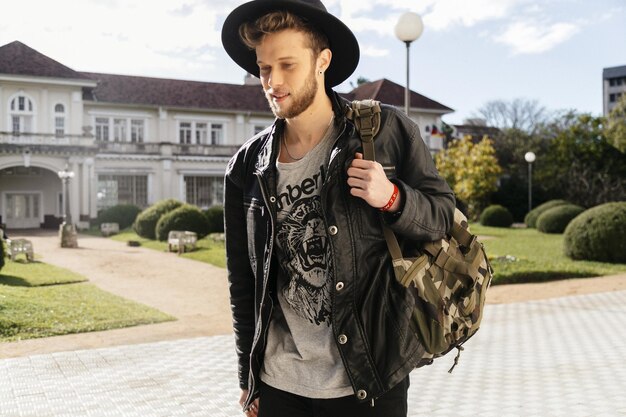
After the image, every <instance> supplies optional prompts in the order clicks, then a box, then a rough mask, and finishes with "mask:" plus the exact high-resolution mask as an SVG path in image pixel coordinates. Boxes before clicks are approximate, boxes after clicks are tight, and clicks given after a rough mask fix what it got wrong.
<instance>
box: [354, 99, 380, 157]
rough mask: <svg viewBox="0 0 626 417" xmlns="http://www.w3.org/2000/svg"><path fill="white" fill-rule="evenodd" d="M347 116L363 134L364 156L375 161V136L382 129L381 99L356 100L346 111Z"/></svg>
mask: <svg viewBox="0 0 626 417" xmlns="http://www.w3.org/2000/svg"><path fill="white" fill-rule="evenodd" d="M346 117H347V118H348V119H349V120H351V121H352V123H354V127H355V128H356V130H357V132H358V133H359V135H360V136H361V141H362V142H363V157H364V158H365V159H367V160H370V161H375V160H376V159H375V155H374V137H375V136H376V134H377V133H378V131H379V130H380V101H377V100H369V99H368V100H354V101H353V102H352V103H351V104H350V107H349V108H348V110H347V112H346Z"/></svg>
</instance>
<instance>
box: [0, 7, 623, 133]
mask: <svg viewBox="0 0 626 417" xmlns="http://www.w3.org/2000/svg"><path fill="white" fill-rule="evenodd" d="M0 2H1V5H0V10H1V15H2V19H0V45H4V44H7V43H9V42H12V41H14V40H19V41H21V42H23V43H25V44H27V45H28V46H30V47H31V48H34V49H36V50H38V51H39V52H41V53H43V54H45V55H47V56H49V57H51V58H53V59H55V60H57V61H59V62H61V63H62V64H64V65H67V66H68V67H70V68H72V69H74V70H77V71H88V72H104V73H113V74H126V75H140V76H150V77H159V78H174V79H185V80H197V81H209V82H224V83H232V84H241V83H242V82H243V79H244V76H245V73H244V72H243V70H242V69H240V68H239V67H238V66H237V65H236V64H235V63H234V62H232V60H231V59H230V58H229V57H228V56H227V55H226V53H225V52H224V50H223V48H222V46H221V41H220V31H221V27H222V24H223V22H224V19H225V18H226V16H227V14H228V13H229V12H230V11H231V10H232V9H234V8H235V7H236V6H238V5H240V4H242V3H244V2H245V1H241V0H176V1H174V0H150V1H148V0H143V1H139V0H82V1H80V2H76V1H73V0H56V1H49V0H19V1H17V0H12V1H7V0H0ZM324 4H325V5H326V7H327V8H328V9H329V11H330V12H332V13H333V14H335V15H336V16H338V17H340V18H341V20H342V21H343V22H344V23H346V25H348V27H350V29H351V30H352V31H353V32H354V33H355V35H356V37H357V39H358V40H359V43H360V45H361V60H360V63H359V66H358V67H357V69H356V71H355V72H354V73H353V75H352V76H351V77H350V79H349V80H347V81H346V82H344V83H343V84H341V85H340V86H339V87H338V88H337V90H338V91H342V92H345V91H349V90H350V89H351V84H350V83H356V80H357V78H358V77H364V78H366V79H369V80H372V81H373V80H378V79H381V78H387V79H389V80H391V81H394V82H396V83H398V84H401V85H405V83H406V47H405V44H404V43H403V42H401V41H399V40H398V39H397V38H396V37H395V34H394V33H395V32H394V28H395V25H396V23H397V21H398V19H399V17H400V15H402V13H404V12H406V11H411V12H414V13H418V14H419V15H420V16H421V17H422V19H423V22H424V32H423V34H422V36H421V37H420V38H419V39H417V40H416V41H415V42H413V43H412V44H411V49H410V51H411V58H410V68H411V73H410V79H409V82H410V87H411V89H412V90H414V91H417V92H419V93H420V94H423V95H425V96H427V97H429V98H431V99H433V100H436V101H438V102H440V103H442V104H444V105H446V106H448V107H451V108H453V109H454V110H455V112H454V113H451V114H449V115H446V116H444V121H446V122H447V123H454V124H458V123H462V122H463V120H464V119H465V118H468V117H472V116H474V115H475V114H476V112H477V110H478V109H479V108H480V107H481V106H483V105H484V104H485V103H486V102H488V101H490V100H507V101H508V100H513V99H515V98H524V99H527V100H537V101H538V102H539V104H540V105H542V106H545V107H546V108H547V109H548V110H564V109H575V110H578V111H580V112H589V113H592V114H596V115H599V114H601V113H602V69H603V68H605V67H613V66H621V65H626V2H624V0H594V1H589V0H543V1H541V2H539V1H529V0H326V1H324ZM259 94H260V92H259Z"/></svg>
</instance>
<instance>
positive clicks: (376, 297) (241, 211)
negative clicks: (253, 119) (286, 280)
mask: <svg viewBox="0 0 626 417" xmlns="http://www.w3.org/2000/svg"><path fill="white" fill-rule="evenodd" d="M330 96H331V100H332V101H333V109H334V111H335V120H338V121H339V122H340V123H341V127H340V131H341V133H340V135H339V137H338V138H337V140H336V143H335V144H334V146H333V148H332V151H331V156H330V162H329V165H328V169H327V172H326V178H325V182H324V184H323V185H322V189H321V196H320V197H321V204H322V211H323V213H324V222H325V226H326V228H327V230H328V232H329V233H328V236H329V240H330V245H331V253H332V256H333V257H334V259H333V264H334V265H335V274H334V279H335V283H334V284H335V285H334V288H335V291H333V294H332V329H333V332H334V335H335V338H336V340H337V347H338V348H339V352H340V354H341V357H342V360H343V363H344V365H345V368H346V371H347V373H348V376H349V378H350V381H351V383H352V386H353V388H354V392H355V394H356V396H357V398H358V399H359V400H362V401H370V400H372V399H375V398H377V397H379V396H381V395H382V394H384V393H385V392H387V391H388V390H389V389H391V388H392V387H393V386H394V385H395V384H397V383H398V382H400V381H401V380H403V379H404V378H405V377H406V376H407V375H408V374H409V372H410V371H411V370H412V369H414V368H415V367H416V366H417V365H418V362H419V360H420V358H421V356H422V354H423V352H424V351H423V347H422V346H421V344H420V343H419V341H418V338H417V336H416V334H415V332H414V331H413V330H412V329H411V327H410V324H409V323H410V316H411V312H412V308H413V306H414V304H415V300H414V298H413V296H412V295H411V294H410V293H409V292H408V291H405V290H404V288H403V287H402V286H401V285H400V284H398V283H397V281H396V279H395V278H394V273H393V268H392V264H391V258H390V255H389V253H388V250H387V246H386V243H385V239H384V236H383V232H382V228H381V215H380V212H379V211H378V210H377V209H374V208H372V207H370V206H369V205H368V204H367V203H366V202H365V201H363V200H362V199H360V198H357V197H353V196H351V195H350V192H349V187H348V184H347V172H346V171H347V169H348V166H349V165H350V163H351V161H352V159H353V158H354V154H355V153H356V152H357V151H361V139H360V137H359V135H358V133H357V132H356V131H355V129H354V126H353V125H352V123H351V122H350V121H348V120H347V119H345V116H344V114H345V110H346V109H347V106H349V103H348V102H347V101H345V100H344V99H342V98H340V97H339V96H338V95H337V94H336V93H334V92H330ZM283 126H284V122H283V121H281V120H277V121H276V122H275V123H274V125H273V126H271V127H270V128H268V129H266V130H265V131H263V132H261V133H260V134H258V135H256V136H255V137H253V138H252V139H250V140H249V141H248V142H247V143H245V144H244V145H243V146H242V147H241V149H240V150H239V151H238V152H237V154H236V155H235V156H234V157H233V158H232V160H231V161H230V163H229V165H228V169H227V172H226V177H225V196H224V211H225V231H226V255H227V268H228V277H229V282H230V296H231V306H232V314H233V322H234V331H235V339H236V346H237V354H238V357H239V382H240V387H241V388H242V389H249V396H248V400H247V402H246V405H245V407H247V405H248V404H249V403H250V402H251V401H252V400H253V399H254V398H255V397H256V396H257V394H258V392H257V391H258V382H259V371H260V369H261V366H262V362H263V355H264V348H265V342H266V336H267V331H268V324H269V320H270V318H271V316H272V309H273V305H274V303H275V302H276V301H275V297H274V295H273V294H274V292H275V291H274V287H275V281H276V274H277V267H278V265H277V263H276V262H277V261H276V254H275V242H274V241H275V231H276V208H275V203H276V158H277V155H278V149H279V144H280V140H279V138H280V137H281V136H280V135H281V132H282V129H283ZM375 149H376V160H377V161H378V162H380V163H381V164H382V165H383V167H384V168H385V172H386V173H387V176H388V177H389V178H390V179H391V180H392V181H394V182H395V183H396V184H397V185H398V186H399V188H400V190H401V193H402V201H403V207H402V209H401V213H400V214H399V215H396V216H389V217H387V218H385V219H384V221H386V222H387V223H388V224H389V225H390V227H391V228H392V229H393V230H394V231H395V232H396V235H397V236H398V238H399V240H400V241H401V244H402V245H403V246H409V245H406V243H407V242H408V241H409V240H435V239H440V238H441V237H443V235H444V234H446V232H447V231H448V229H449V228H450V226H451V225H452V222H453V213H454V205H455V201H454V195H453V193H452V191H451V190H450V188H449V186H448V185H447V184H446V182H445V181H444V180H443V179H442V178H441V177H440V176H439V175H438V173H437V170H436V169H435V166H434V163H433V160H432V157H431V155H430V153H429V151H428V148H427V147H426V145H425V144H424V142H423V140H422V138H421V136H420V133H419V129H418V127H417V125H415V123H413V122H412V121H411V120H410V119H409V118H407V117H406V116H405V115H404V113H401V112H400V111H398V110H397V109H395V108H393V107H390V106H382V120H381V130H380V132H379V134H378V135H377V137H376V141H375Z"/></svg>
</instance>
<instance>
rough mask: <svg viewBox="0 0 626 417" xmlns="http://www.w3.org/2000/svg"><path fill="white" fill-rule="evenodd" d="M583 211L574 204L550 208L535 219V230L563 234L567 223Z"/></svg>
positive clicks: (582, 208)
mask: <svg viewBox="0 0 626 417" xmlns="http://www.w3.org/2000/svg"><path fill="white" fill-rule="evenodd" d="M583 211H585V209H584V207H581V206H578V205H576V204H563V205H560V206H556V207H552V208H551V209H548V210H546V211H544V212H543V213H541V215H540V216H539V217H538V218H537V230H539V231H540V232H543V233H563V231H564V230H565V228H566V227H567V225H568V224H569V222H571V221H572V219H574V217H576V216H578V215H579V214H580V213H582V212H583Z"/></svg>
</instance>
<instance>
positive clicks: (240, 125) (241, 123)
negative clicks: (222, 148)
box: [225, 114, 249, 145]
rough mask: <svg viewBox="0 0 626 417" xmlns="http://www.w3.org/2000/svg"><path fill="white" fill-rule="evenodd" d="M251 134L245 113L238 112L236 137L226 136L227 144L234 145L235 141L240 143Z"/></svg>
mask: <svg viewBox="0 0 626 417" xmlns="http://www.w3.org/2000/svg"><path fill="white" fill-rule="evenodd" d="M248 136H249V135H248V134H247V132H246V124H245V118H244V117H243V114H238V115H236V116H235V134H234V137H232V136H231V137H230V138H225V139H226V140H225V142H226V143H225V145H232V144H234V143H240V142H241V141H242V140H244V138H247V137H248Z"/></svg>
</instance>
